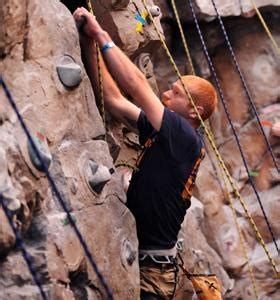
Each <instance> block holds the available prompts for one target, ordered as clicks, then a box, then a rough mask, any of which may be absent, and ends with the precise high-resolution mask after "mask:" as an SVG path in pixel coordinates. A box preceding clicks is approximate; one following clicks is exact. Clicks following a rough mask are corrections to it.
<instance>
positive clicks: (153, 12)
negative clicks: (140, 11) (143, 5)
mask: <svg viewBox="0 0 280 300" xmlns="http://www.w3.org/2000/svg"><path fill="white" fill-rule="evenodd" d="M148 9H149V12H150V14H151V15H152V17H158V16H160V15H161V10H160V8H159V7H158V6H157V5H153V6H150V7H148Z"/></svg>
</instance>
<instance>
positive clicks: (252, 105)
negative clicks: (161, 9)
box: [211, 0, 280, 173]
mask: <svg viewBox="0 0 280 300" xmlns="http://www.w3.org/2000/svg"><path fill="white" fill-rule="evenodd" d="M211 2H212V4H213V6H214V9H215V11H216V15H217V17H218V20H219V23H220V25H221V29H222V31H223V35H224V37H225V40H226V42H227V46H228V49H229V51H230V54H231V56H232V59H233V61H234V64H235V67H236V69H237V72H238V74H239V77H240V79H241V82H242V84H243V87H244V89H245V92H246V95H247V98H248V100H249V102H250V104H251V107H252V109H253V111H254V114H255V116H256V119H257V122H258V124H259V126H260V129H261V132H262V135H263V137H264V139H265V142H266V145H267V147H268V150H269V152H270V154H271V157H272V160H273V163H274V165H275V167H276V170H277V171H278V173H280V169H279V167H278V165H277V162H276V159H275V156H274V153H273V151H272V148H271V145H270V143H269V141H268V139H267V137H266V135H265V132H264V129H263V127H262V125H261V121H260V118H259V115H258V112H257V109H256V106H255V104H254V102H253V100H252V96H251V94H250V92H249V89H248V87H247V84H246V81H245V78H244V76H243V74H242V72H241V69H240V67H239V64H238V62H237V59H236V56H235V54H234V51H233V48H232V46H231V43H230V41H229V38H228V34H227V32H226V29H225V26H224V23H223V21H222V18H221V16H220V14H219V13H218V10H217V7H216V4H215V2H214V0H211Z"/></svg>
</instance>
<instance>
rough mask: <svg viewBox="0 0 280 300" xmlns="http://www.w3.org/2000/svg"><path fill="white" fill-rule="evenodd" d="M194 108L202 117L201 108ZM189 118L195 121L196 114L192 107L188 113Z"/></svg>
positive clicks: (202, 110) (202, 109)
mask: <svg viewBox="0 0 280 300" xmlns="http://www.w3.org/2000/svg"><path fill="white" fill-rule="evenodd" d="M196 108H197V110H198V112H199V114H200V115H202V114H203V112H204V108H203V106H200V105H197V106H196ZM189 117H190V118H191V119H197V114H196V112H195V110H194V108H193V107H192V108H191V109H190V111H189Z"/></svg>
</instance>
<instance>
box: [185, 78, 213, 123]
mask: <svg viewBox="0 0 280 300" xmlns="http://www.w3.org/2000/svg"><path fill="white" fill-rule="evenodd" d="M182 80H183V82H184V85H185V86H186V89H187V90H188V91H189V92H190V94H191V96H192V99H193V101H194V103H195V104H196V105H199V106H202V107H203V113H202V114H201V118H202V120H206V119H208V118H209V117H210V116H211V115H212V113H213V111H214V110H215V108H216V105H217V93H216V90H215V88H214V86H213V85H212V84H211V83H210V82H209V81H207V80H205V79H204V78H201V77H198V76H194V75H185V76H182ZM190 105H191V104H190Z"/></svg>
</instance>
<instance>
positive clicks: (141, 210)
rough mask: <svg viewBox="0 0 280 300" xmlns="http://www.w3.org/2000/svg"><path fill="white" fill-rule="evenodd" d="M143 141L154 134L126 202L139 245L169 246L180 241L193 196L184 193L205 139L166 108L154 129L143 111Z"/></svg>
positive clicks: (162, 247)
mask: <svg viewBox="0 0 280 300" xmlns="http://www.w3.org/2000/svg"><path fill="white" fill-rule="evenodd" d="M138 129H139V133H140V136H139V139H140V143H142V144H143V143H144V142H145V141H146V140H147V139H148V138H149V137H151V136H152V137H153V139H154V143H153V145H152V146H151V147H149V148H148V149H147V150H146V151H145V154H144V157H143V159H142V160H141V162H140V166H139V171H137V172H136V173H135V174H134V175H133V177H132V180H131V183H130V187H129V189H128V193H127V198H128V201H127V205H128V207H129V209H130V210H131V211H132V213H133V215H134V216H135V219H136V226H137V235H138V239H139V248H140V249H149V250H150V249H170V248H173V247H174V246H175V244H176V241H177V235H178V232H179V230H180V227H181V223H182V222H183V219H184V216H185V213H186V210H187V208H188V207H189V206H190V200H189V199H187V200H183V199H182V196H181V193H182V191H183V189H184V185H185V182H186V180H187V179H188V177H189V176H190V174H191V171H192V169H193V166H194V165H195V163H196V161H197V159H198V158H199V157H200V152H201V147H202V141H201V138H200V136H199V135H198V133H197V132H196V130H195V129H194V128H193V127H192V126H191V125H190V124H189V123H188V121H187V120H186V119H184V118H183V117H181V116H179V115H178V114H176V113H174V112H172V111H170V110H169V109H167V108H165V110H164V115H163V121H162V126H161V128H160V130H159V131H158V132H156V131H154V130H153V128H152V126H151V125H150V123H149V122H148V120H147V118H146V116H145V114H144V113H143V112H142V113H141V114H140V117H139V119H138Z"/></svg>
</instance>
